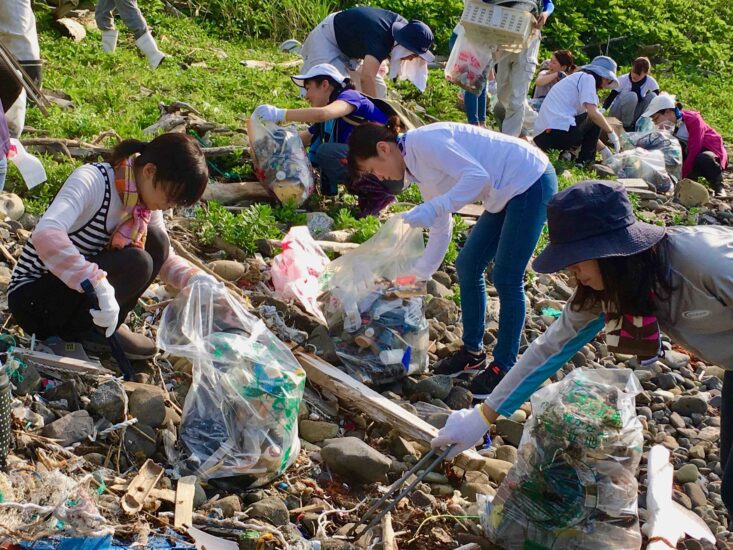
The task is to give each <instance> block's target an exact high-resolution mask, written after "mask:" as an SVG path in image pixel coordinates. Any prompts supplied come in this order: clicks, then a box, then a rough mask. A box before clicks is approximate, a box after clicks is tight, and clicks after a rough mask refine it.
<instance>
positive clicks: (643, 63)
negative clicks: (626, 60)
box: [631, 57, 652, 74]
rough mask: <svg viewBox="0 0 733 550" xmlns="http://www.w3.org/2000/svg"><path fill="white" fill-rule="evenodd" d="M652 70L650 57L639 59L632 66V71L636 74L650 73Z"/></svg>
mask: <svg viewBox="0 0 733 550" xmlns="http://www.w3.org/2000/svg"><path fill="white" fill-rule="evenodd" d="M651 70H652V62H651V61H649V58H648V57H637V58H636V59H634V63H633V64H632V65H631V71H632V72H634V73H636V74H643V73H648V72H649V71H651Z"/></svg>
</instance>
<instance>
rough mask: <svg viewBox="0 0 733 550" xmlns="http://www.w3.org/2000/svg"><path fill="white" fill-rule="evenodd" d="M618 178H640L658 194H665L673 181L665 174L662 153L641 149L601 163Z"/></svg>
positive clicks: (631, 150)
mask: <svg viewBox="0 0 733 550" xmlns="http://www.w3.org/2000/svg"><path fill="white" fill-rule="evenodd" d="M603 164H604V165H606V166H608V167H609V168H610V169H611V170H613V171H614V173H615V174H616V176H618V177H619V178H641V179H643V180H644V181H646V182H647V183H649V184H651V185H652V186H653V187H654V189H655V190H656V191H657V192H658V193H667V192H668V191H669V190H670V189H671V188H672V186H673V185H674V181H673V180H672V177H671V176H670V175H669V174H668V173H667V169H666V167H665V164H664V153H663V152H662V151H647V150H646V149H642V148H641V147H636V148H634V149H629V150H627V151H621V152H620V153H617V154H615V155H613V156H610V157H608V158H607V159H605V160H604V161H603Z"/></svg>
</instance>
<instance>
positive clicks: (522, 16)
mask: <svg viewBox="0 0 733 550" xmlns="http://www.w3.org/2000/svg"><path fill="white" fill-rule="evenodd" d="M533 22H534V16H533V15H532V14H531V13H530V12H529V11H525V10H521V9H516V8H507V7H504V6H497V5H495V4H486V3H484V2H481V1H480V0H464V7H463V14H462V15H461V25H463V27H464V28H465V29H466V31H467V32H468V33H470V34H472V35H476V36H477V37H479V38H480V39H481V40H483V41H485V42H490V43H493V44H497V45H499V46H501V49H503V50H508V51H519V50H521V49H522V48H523V47H524V45H525V44H526V43H527V39H528V38H529V36H530V35H531V34H532V28H533Z"/></svg>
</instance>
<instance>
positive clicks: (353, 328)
mask: <svg viewBox="0 0 733 550" xmlns="http://www.w3.org/2000/svg"><path fill="white" fill-rule="evenodd" d="M424 250H425V245H424V243H423V236H422V231H421V230H420V229H415V228H410V226H409V225H407V224H406V223H405V222H404V221H403V220H402V219H401V218H399V217H397V216H395V217H393V218H390V219H389V220H388V221H387V222H386V223H385V224H384V226H383V227H382V228H381V229H380V230H379V232H378V233H377V234H376V235H374V236H373V237H372V238H371V239H369V240H368V241H367V242H365V243H364V244H362V245H361V246H359V248H357V249H355V250H353V251H351V252H349V253H348V254H346V255H345V256H342V257H340V258H338V259H336V260H334V261H333V262H331V263H330V264H329V265H328V266H327V267H326V271H325V272H324V274H323V276H322V277H321V286H322V288H323V290H324V294H323V295H322V296H321V298H320V301H321V306H322V310H323V312H324V315H325V318H326V321H327V323H328V327H329V333H330V334H331V337H332V339H333V341H334V344H335V346H336V352H337V354H338V356H339V358H340V359H341V361H342V363H343V365H344V367H345V368H346V370H347V371H348V372H349V374H351V375H352V376H353V377H354V378H356V379H358V380H360V381H361V382H363V383H365V384H381V383H387V382H391V381H394V380H397V379H399V378H402V377H404V376H406V375H408V374H415V373H419V372H423V371H424V370H425V369H426V368H427V362H428V354H427V350H428V346H429V331H428V323H427V320H426V319H425V306H424V299H423V297H422V295H424V294H426V293H427V287H426V283H425V282H424V281H417V280H416V279H415V277H414V276H410V275H409V274H410V273H411V272H412V269H413V268H414V265H415V262H416V261H417V260H418V259H419V258H420V257H421V256H422V254H423V252H424Z"/></svg>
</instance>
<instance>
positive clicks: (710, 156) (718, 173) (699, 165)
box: [687, 151, 723, 191]
mask: <svg viewBox="0 0 733 550" xmlns="http://www.w3.org/2000/svg"><path fill="white" fill-rule="evenodd" d="M687 177H688V178H690V179H692V180H696V179H697V178H699V177H703V178H705V179H706V180H707V181H708V183H709V184H710V187H711V188H712V189H713V191H720V190H721V189H722V188H723V168H722V167H721V166H720V159H719V158H718V157H717V156H715V153H713V152H712V151H703V152H702V153H700V154H698V155H697V156H696V157H695V165H694V166H693V168H692V172H690V173H689V175H688V176H687Z"/></svg>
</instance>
